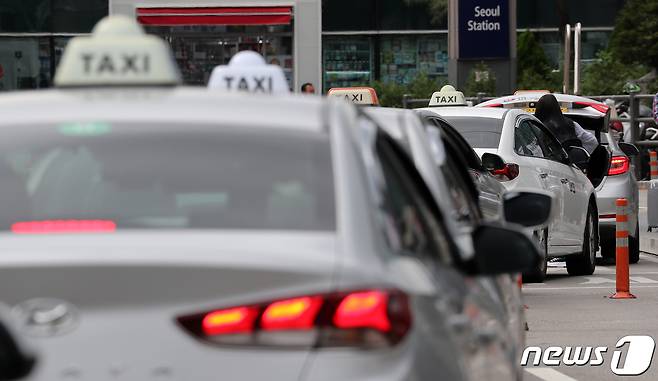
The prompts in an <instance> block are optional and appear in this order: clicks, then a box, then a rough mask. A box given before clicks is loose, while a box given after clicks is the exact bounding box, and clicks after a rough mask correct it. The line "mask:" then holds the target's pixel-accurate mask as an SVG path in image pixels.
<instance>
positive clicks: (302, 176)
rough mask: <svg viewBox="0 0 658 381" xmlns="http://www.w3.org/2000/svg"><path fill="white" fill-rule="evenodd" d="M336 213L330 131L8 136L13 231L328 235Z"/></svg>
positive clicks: (146, 130)
mask: <svg viewBox="0 0 658 381" xmlns="http://www.w3.org/2000/svg"><path fill="white" fill-rule="evenodd" d="M334 209H335V207H334V185H333V174H332V167H331V154H330V144H329V139H328V137H327V136H326V135H323V134H320V133H318V132H315V133H311V132H300V131H281V130H277V131H273V130H268V129H265V128H258V129H255V128H221V127H218V126H215V125H187V126H181V125H166V124H165V125H141V124H137V125H131V124H107V123H96V122H94V123H67V124H61V125H41V126H16V127H15V128H6V127H5V128H3V129H2V130H0V229H2V230H9V229H11V230H14V231H15V230H16V227H17V226H19V227H21V228H25V227H28V228H30V227H32V228H34V226H35V224H37V225H36V226H37V229H39V228H43V227H44V226H46V227H48V226H50V227H53V226H54V227H55V228H57V227H58V226H59V227H61V226H65V227H66V226H68V227H71V226H73V227H75V226H80V227H86V228H89V226H92V227H93V226H94V225H93V223H99V221H100V222H102V223H105V224H106V225H107V223H109V224H112V225H113V226H114V227H115V228H116V229H268V230H274V229H276V230H324V231H326V230H334V229H335V210H334ZM48 223H50V225H48ZM85 223H86V224H85ZM90 223H91V225H89V224H90ZM39 224H41V225H39ZM62 224H63V225H62ZM106 225H99V226H106ZM46 230H47V229H46Z"/></svg>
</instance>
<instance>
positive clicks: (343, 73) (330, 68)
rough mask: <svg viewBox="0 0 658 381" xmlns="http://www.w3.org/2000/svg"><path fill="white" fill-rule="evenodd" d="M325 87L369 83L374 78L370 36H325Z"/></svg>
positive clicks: (326, 88)
mask: <svg viewBox="0 0 658 381" xmlns="http://www.w3.org/2000/svg"><path fill="white" fill-rule="evenodd" d="M323 52H324V54H323V56H324V57H323V62H324V89H325V91H326V90H329V89H330V88H332V87H349V86H357V85H363V84H367V83H369V82H370V81H372V80H373V79H374V76H373V70H372V68H373V62H372V61H373V60H372V56H373V54H372V45H371V41H370V38H368V37H358V38H340V37H325V38H324V42H323Z"/></svg>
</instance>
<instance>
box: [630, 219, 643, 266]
mask: <svg viewBox="0 0 658 381" xmlns="http://www.w3.org/2000/svg"><path fill="white" fill-rule="evenodd" d="M639 261H640V224H639V223H636V224H635V235H629V236H628V263H638V262H639Z"/></svg>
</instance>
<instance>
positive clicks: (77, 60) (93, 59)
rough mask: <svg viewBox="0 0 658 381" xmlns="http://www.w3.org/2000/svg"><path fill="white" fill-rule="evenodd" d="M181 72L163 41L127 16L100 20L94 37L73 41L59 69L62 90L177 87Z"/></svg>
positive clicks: (83, 37)
mask: <svg viewBox="0 0 658 381" xmlns="http://www.w3.org/2000/svg"><path fill="white" fill-rule="evenodd" d="M180 82H181V76H180V72H179V70H178V67H177V66H176V63H175V62H174V59H173V56H172V54H171V50H170V48H169V46H168V45H167V43H166V42H165V41H163V40H162V39H160V38H158V37H155V36H151V35H147V34H146V33H144V30H143V29H142V27H141V26H140V25H139V24H138V23H137V22H136V21H135V20H133V19H131V18H129V17H127V16H121V15H115V16H108V17H105V18H104V19H102V20H101V21H99V22H98V23H97V24H96V26H95V27H94V29H93V31H92V34H91V36H80V37H75V38H73V39H72V40H71V41H70V42H69V43H68V46H67V47H66V49H65V51H64V55H63V56H62V60H61V62H60V64H59V66H58V67H57V73H56V74H55V80H54V83H55V85H56V86H59V87H71V86H73V87H84V86H93V87H96V86H134V85H176V84H179V83H180Z"/></svg>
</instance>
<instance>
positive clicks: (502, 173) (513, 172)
mask: <svg viewBox="0 0 658 381" xmlns="http://www.w3.org/2000/svg"><path fill="white" fill-rule="evenodd" d="M491 173H492V174H493V175H494V176H497V177H498V179H499V180H501V181H507V180H513V179H515V178H517V177H518V176H519V165H518V164H514V163H507V164H505V168H503V169H495V170H493V171H491Z"/></svg>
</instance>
